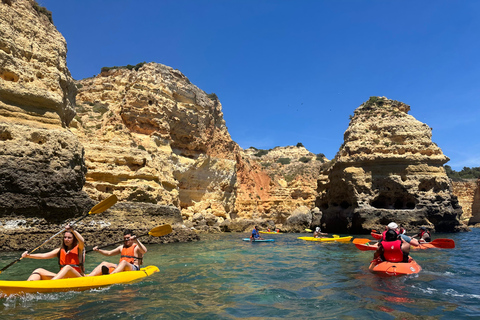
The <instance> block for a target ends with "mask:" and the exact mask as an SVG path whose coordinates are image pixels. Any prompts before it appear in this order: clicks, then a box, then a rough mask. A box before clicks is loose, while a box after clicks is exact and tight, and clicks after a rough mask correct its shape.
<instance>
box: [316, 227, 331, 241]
mask: <svg viewBox="0 0 480 320" xmlns="http://www.w3.org/2000/svg"><path fill="white" fill-rule="evenodd" d="M326 235H328V233H322V230H321V229H320V227H316V228H315V231H314V232H313V237H314V238H324V237H322V236H326Z"/></svg>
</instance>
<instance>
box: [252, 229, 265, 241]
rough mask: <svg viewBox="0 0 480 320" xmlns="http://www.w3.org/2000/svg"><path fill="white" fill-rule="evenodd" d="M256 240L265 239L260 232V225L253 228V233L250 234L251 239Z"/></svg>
mask: <svg viewBox="0 0 480 320" xmlns="http://www.w3.org/2000/svg"><path fill="white" fill-rule="evenodd" d="M255 240H263V238H262V237H260V232H258V227H257V226H255V228H253V230H252V234H251V235H250V241H255Z"/></svg>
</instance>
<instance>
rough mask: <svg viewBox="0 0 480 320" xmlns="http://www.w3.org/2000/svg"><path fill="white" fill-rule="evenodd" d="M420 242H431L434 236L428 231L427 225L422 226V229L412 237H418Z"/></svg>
mask: <svg viewBox="0 0 480 320" xmlns="http://www.w3.org/2000/svg"><path fill="white" fill-rule="evenodd" d="M417 237H418V241H419V242H420V243H426V242H431V241H432V236H431V234H430V231H428V229H427V228H425V227H420V231H419V232H418V233H417V234H416V235H414V236H413V237H412V238H417Z"/></svg>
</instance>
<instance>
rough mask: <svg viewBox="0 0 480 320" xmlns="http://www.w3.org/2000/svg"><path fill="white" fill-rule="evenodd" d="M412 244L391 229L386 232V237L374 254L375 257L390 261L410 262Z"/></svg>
mask: <svg viewBox="0 0 480 320" xmlns="http://www.w3.org/2000/svg"><path fill="white" fill-rule="evenodd" d="M409 253H410V244H409V243H408V242H407V241H405V240H404V239H403V238H402V237H401V236H399V235H398V234H397V232H395V230H393V229H390V230H388V231H387V232H386V233H385V239H384V240H382V241H380V242H379V243H378V249H377V251H375V254H374V255H373V258H374V259H377V258H378V257H380V258H381V259H382V260H383V261H388V262H408V254H409Z"/></svg>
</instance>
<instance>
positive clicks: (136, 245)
mask: <svg viewBox="0 0 480 320" xmlns="http://www.w3.org/2000/svg"><path fill="white" fill-rule="evenodd" d="M123 241H124V242H123V245H121V246H118V247H117V248H115V249H113V250H102V249H99V248H98V247H94V248H93V250H94V251H97V252H99V253H101V254H103V255H104V256H107V257H110V256H114V255H117V254H121V256H120V262H119V263H118V265H117V264H115V263H111V262H107V261H103V262H102V263H100V264H99V265H98V266H97V267H96V268H95V269H93V271H92V272H90V274H89V275H88V276H98V275H100V274H109V273H110V274H113V273H117V272H121V271H138V270H140V265H141V264H142V262H143V255H144V254H145V253H146V252H147V248H146V247H145V246H144V245H143V244H142V243H141V242H140V240H138V239H137V238H136V237H135V235H134V234H133V233H132V231H131V230H125V231H124V232H123ZM110 271H111V272H110Z"/></svg>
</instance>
